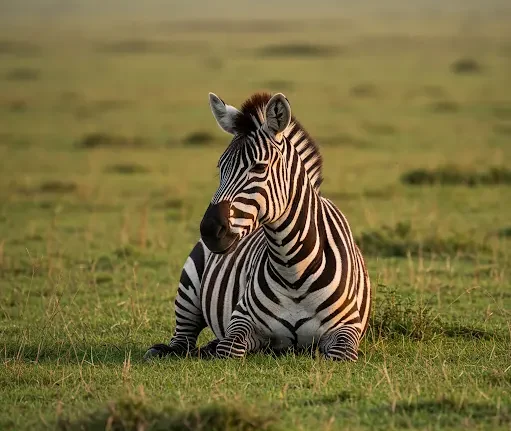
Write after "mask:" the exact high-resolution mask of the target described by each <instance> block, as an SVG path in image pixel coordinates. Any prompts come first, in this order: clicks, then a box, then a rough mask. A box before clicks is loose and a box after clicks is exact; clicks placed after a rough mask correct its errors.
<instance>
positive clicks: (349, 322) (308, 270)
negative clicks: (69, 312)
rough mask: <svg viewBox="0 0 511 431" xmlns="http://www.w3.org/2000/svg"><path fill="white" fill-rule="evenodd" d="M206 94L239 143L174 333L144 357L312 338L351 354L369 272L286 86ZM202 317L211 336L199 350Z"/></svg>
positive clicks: (227, 155) (184, 286)
mask: <svg viewBox="0 0 511 431" xmlns="http://www.w3.org/2000/svg"><path fill="white" fill-rule="evenodd" d="M209 103H210V107H211V110H212V112H213V116H214V117H215V119H216V121H217V123H218V125H219V126H220V128H221V129H222V130H224V131H225V132H227V133H229V134H230V135H232V141H231V143H230V144H229V145H228V147H227V149H226V150H225V151H224V152H223V154H222V155H221V157H220V159H219V162H218V166H217V167H218V168H219V175H220V185H219V187H218V189H217V191H216V193H215V194H214V196H213V198H212V200H211V202H210V204H209V206H208V208H207V210H206V212H205V214H204V217H203V219H202V221H201V224H200V234H201V238H200V240H199V242H198V243H197V244H196V245H195V247H194V248H193V250H192V252H191V253H190V255H189V257H188V259H187V260H186V262H185V264H184V268H183V271H182V274H181V278H180V282H179V288H178V293H177V297H176V300H175V316H176V328H175V331H174V334H173V336H172V338H171V340H170V343H169V344H156V345H154V346H152V347H151V348H150V349H149V350H148V351H147V352H146V354H145V358H146V359H149V360H150V359H151V358H153V357H163V356H166V355H170V354H174V355H178V356H186V355H192V356H195V355H201V354H202V355H205V356H207V355H210V356H214V357H223V358H225V357H234V358H239V357H243V356H245V355H246V354H247V353H249V352H257V351H262V350H264V349H266V348H270V349H271V350H272V351H276V352H282V351H287V350H288V349H293V348H297V349H303V348H305V349H309V348H311V349H317V350H319V352H320V354H321V355H322V356H324V357H326V358H329V359H334V360H347V361H356V360H357V359H358V347H359V343H360V339H361V337H362V336H363V335H364V333H365V331H366V329H367V325H368V321H369V313H370V309H371V288H370V280H369V276H368V273H367V270H366V267H365V264H364V259H363V257H362V254H361V252H360V250H359V248H358V247H357V245H356V244H355V242H354V239H353V235H352V233H351V230H350V227H349V225H348V222H347V220H346V218H345V216H344V215H343V214H342V213H341V211H340V210H339V209H337V207H336V206H335V205H334V204H333V203H332V201H330V200H328V199H326V198H324V197H323V196H322V195H321V194H320V185H321V182H322V173H321V171H322V158H321V155H320V152H319V148H318V146H317V144H316V143H315V142H314V141H313V139H312V138H311V137H310V135H309V134H308V133H307V132H306V131H305V129H304V128H303V127H302V125H301V124H300V123H299V122H298V121H297V120H296V119H295V118H294V117H293V116H292V115H291V106H290V104H289V101H288V99H287V98H286V97H285V96H284V95H283V94H282V93H278V94H275V95H273V96H271V95H270V94H267V93H256V94H254V95H253V96H251V97H250V98H249V99H248V100H246V101H245V102H244V103H243V105H242V107H241V109H240V110H238V109H236V108H235V107H233V106H231V105H227V104H226V103H225V102H224V101H223V100H222V99H220V98H219V97H218V96H216V95H215V94H213V93H210V94H209ZM206 326H208V327H209V328H211V330H212V331H213V333H214V334H215V336H216V339H215V340H213V341H211V342H209V343H208V344H206V346H204V347H202V348H197V347H196V342H197V337H198V335H199V333H200V332H201V331H202V330H203V329H204V328H205V327H206Z"/></svg>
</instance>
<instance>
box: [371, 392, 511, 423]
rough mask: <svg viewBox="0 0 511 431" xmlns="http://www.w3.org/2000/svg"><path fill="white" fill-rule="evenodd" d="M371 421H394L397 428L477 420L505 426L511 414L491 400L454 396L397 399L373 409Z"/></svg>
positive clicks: (475, 421)
mask: <svg viewBox="0 0 511 431" xmlns="http://www.w3.org/2000/svg"><path fill="white" fill-rule="evenodd" d="M369 420H371V425H372V426H374V425H376V424H383V423H385V424H388V423H389V422H392V424H393V427H392V428H394V427H396V428H401V427H404V428H407V429H408V428H410V427H427V428H428V429H429V427H431V426H432V425H433V424H434V425H435V426H434V428H435V429H436V427H438V426H440V427H455V426H463V427H464V428H470V427H471V425H472V426H474V425H476V424H482V423H484V424H487V425H490V424H492V425H493V426H502V425H507V424H510V423H511V414H510V412H509V408H508V407H506V406H504V405H503V406H502V407H499V406H497V405H494V404H491V403H489V402H466V401H456V400H453V399H451V398H443V399H439V400H418V401H415V402H398V403H397V404H396V405H395V406H394V407H392V406H391V405H388V406H384V407H381V408H378V409H374V410H373V411H372V412H371V414H370V416H369Z"/></svg>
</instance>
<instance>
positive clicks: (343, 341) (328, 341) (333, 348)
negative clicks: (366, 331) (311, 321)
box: [319, 325, 360, 362]
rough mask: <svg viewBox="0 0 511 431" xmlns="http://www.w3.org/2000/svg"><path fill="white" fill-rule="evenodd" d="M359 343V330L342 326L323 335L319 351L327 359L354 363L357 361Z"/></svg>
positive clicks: (350, 326) (356, 327) (349, 326)
mask: <svg viewBox="0 0 511 431" xmlns="http://www.w3.org/2000/svg"><path fill="white" fill-rule="evenodd" d="M359 342H360V328H358V326H353V325H344V326H341V327H340V328H337V329H335V330H334V331H332V332H329V333H327V334H325V335H323V337H322V339H321V340H320V343H319V350H320V352H321V353H323V355H324V356H325V358H327V359H332V360H334V361H353V362H354V361H356V360H357V359H358V345H359Z"/></svg>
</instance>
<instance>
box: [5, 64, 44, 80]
mask: <svg viewBox="0 0 511 431" xmlns="http://www.w3.org/2000/svg"><path fill="white" fill-rule="evenodd" d="M40 75H41V73H40V71H39V70H38V69H31V68H28V67H19V68H17V69H12V70H9V71H8V72H7V74H6V75H5V79H7V80H8V81H36V80H38V79H39V77H40Z"/></svg>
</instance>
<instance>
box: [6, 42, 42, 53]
mask: <svg viewBox="0 0 511 431" xmlns="http://www.w3.org/2000/svg"><path fill="white" fill-rule="evenodd" d="M38 53H39V47H38V46H37V45H34V44H33V43H30V42H25V41H20V40H0V54H8V55H16V56H31V55H35V54H38Z"/></svg>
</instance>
